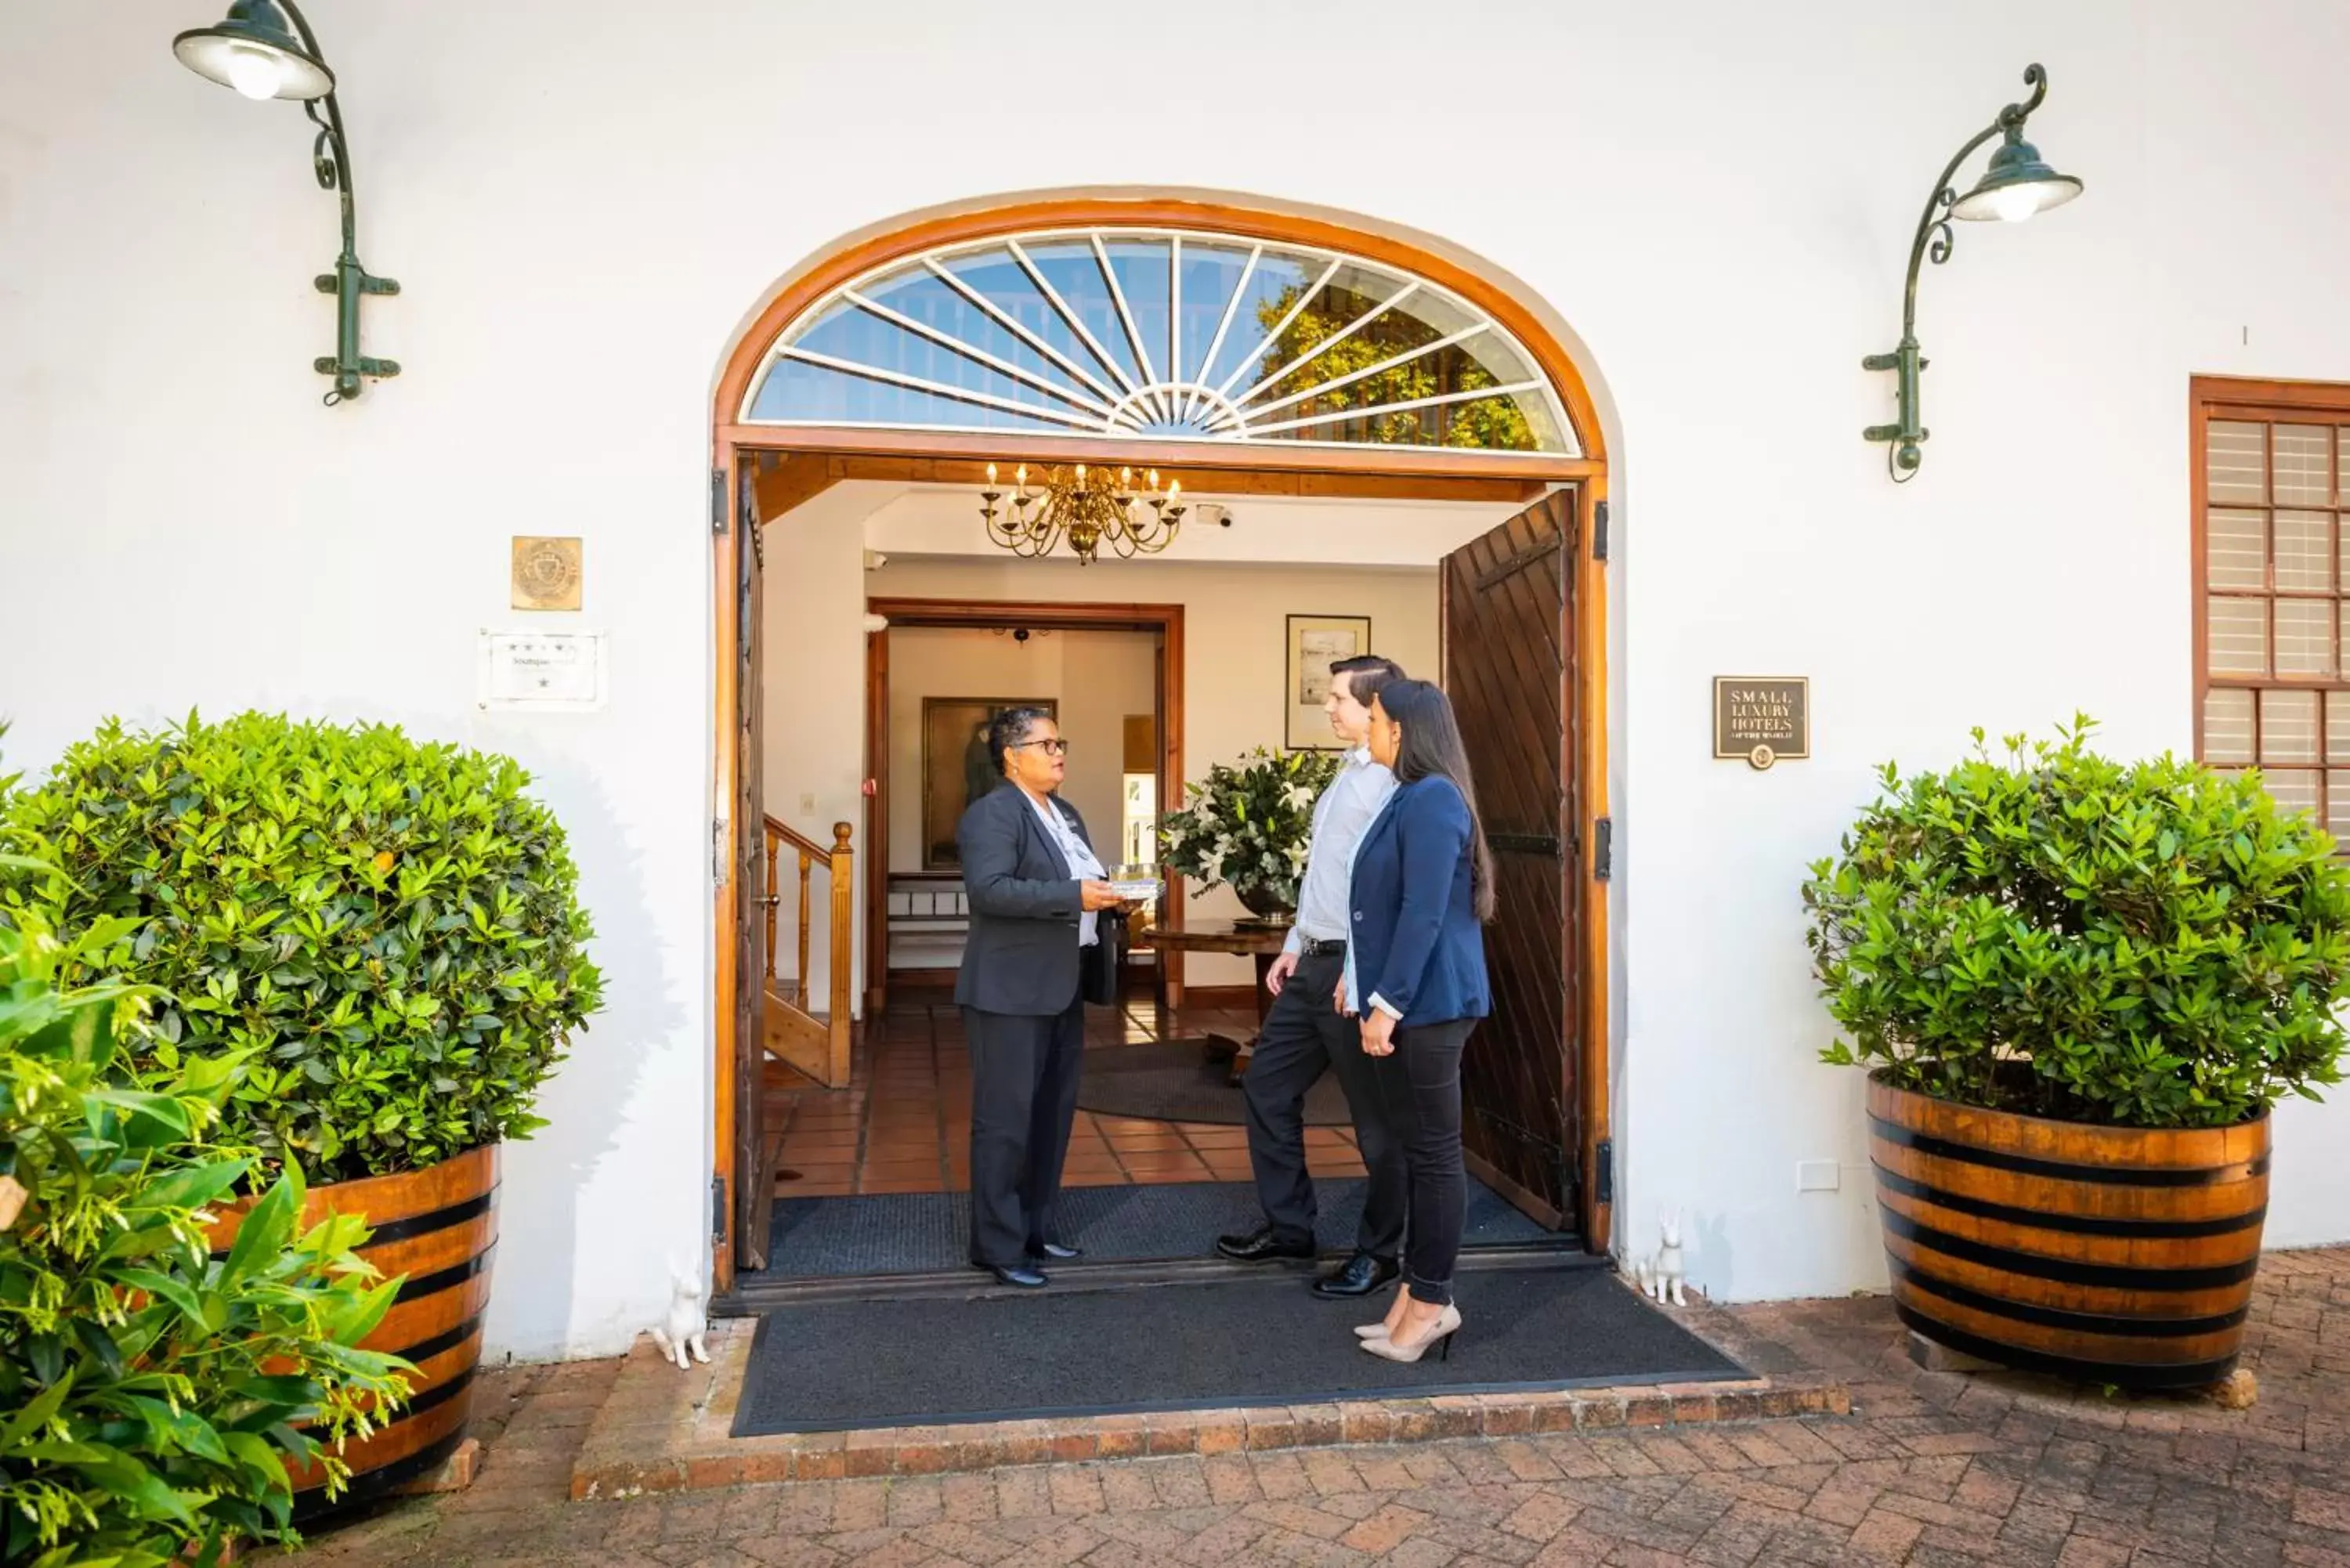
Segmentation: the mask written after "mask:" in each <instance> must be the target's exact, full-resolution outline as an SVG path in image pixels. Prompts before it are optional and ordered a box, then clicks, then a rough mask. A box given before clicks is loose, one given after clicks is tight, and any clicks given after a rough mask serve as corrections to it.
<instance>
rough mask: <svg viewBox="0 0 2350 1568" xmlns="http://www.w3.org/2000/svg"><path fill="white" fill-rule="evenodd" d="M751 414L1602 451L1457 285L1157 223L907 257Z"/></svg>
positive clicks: (768, 379) (836, 315) (972, 427)
mask: <svg viewBox="0 0 2350 1568" xmlns="http://www.w3.org/2000/svg"><path fill="white" fill-rule="evenodd" d="M743 416H744V419H745V420H746V421H748V422H751V423H758V424H815V425H862V426H889V427H893V428H897V429H916V430H936V431H971V432H982V433H993V432H998V431H1024V432H1031V433H1035V434H1039V435H1064V436H1066V435H1076V436H1097V437H1101V438H1104V439H1110V440H1125V441H1132V440H1136V439H1144V440H1160V441H1239V442H1252V441H1303V442H1311V443H1315V444H1337V445H1382V446H1404V447H1442V448H1452V449H1465V450H1482V451H1488V452H1545V453H1554V454H1559V455H1565V456H1570V457H1572V456H1580V455H1581V447H1580V445H1579V443H1578V442H1577V441H1576V439H1575V428H1574V426H1573V425H1572V424H1571V423H1570V422H1569V421H1568V420H1567V418H1566V414H1565V410H1564V408H1563V407H1562V406H1561V404H1560V401H1559V399H1558V396H1557V394H1556V393H1555V391H1554V390H1553V389H1552V388H1551V386H1550V384H1549V382H1548V381H1547V379H1545V378H1544V375H1543V373H1542V372H1541V370H1540V369H1537V368H1536V366H1535V363H1534V357H1533V356H1532V355H1530V354H1528V353H1527V352H1526V350H1525V349H1524V348H1523V347H1521V346H1520V345H1519V343H1518V342H1517V340H1516V339H1515V338H1513V337H1512V336H1511V335H1510V334H1509V333H1508V332H1507V331H1506V330H1505V329H1503V327H1501V326H1500V325H1499V324H1498V323H1497V322H1495V321H1494V320H1493V318H1492V317H1490V316H1488V315H1486V314H1485V313H1484V312H1482V311H1481V310H1479V309H1477V308H1476V307H1474V306H1471V305H1469V304H1468V303H1467V302H1465V301H1463V300H1462V299H1461V298H1459V297H1458V296H1455V295H1453V294H1451V293H1450V292H1449V291H1447V290H1445V289H1443V288H1440V287H1439V286H1436V285H1435V284H1433V283H1430V282H1429V281H1428V280H1426V279H1424V278H1419V277H1414V276H1411V275H1409V274H1406V273H1402V272H1399V271H1397V270H1395V269H1394V268H1392V267H1388V266H1385V265H1380V264H1378V263H1376V262H1371V261H1366V260H1364V259H1363V258H1361V257H1359V256H1351V255H1346V254H1340V253H1337V252H1335V251H1321V250H1314V249H1310V248H1307V247H1304V246H1299V245H1291V244H1272V243H1266V242H1259V241H1254V240H1246V239H1235V238H1232V237H1230V236H1227V235H1221V234H1201V233H1173V232H1170V231H1166V230H1157V229H1153V230H1136V229H1107V228H1096V229H1080V230H1060V231H1054V232H1051V233H1044V234H1024V235H1021V236H1019V237H1017V238H1013V239H994V240H986V241H982V242H979V243H976V244H969V245H964V246H960V247H956V248H952V249H948V250H941V251H933V252H931V253H930V254H925V255H922V256H920V257H918V258H916V259H914V260H911V261H901V262H896V263H892V264H891V265H889V266H887V267H885V268H882V269H879V270H878V271H876V272H873V273H871V274H868V275H866V276H864V277H862V278H859V279H858V280H857V281H856V282H854V283H851V284H848V285H847V286H844V287H842V288H840V289H839V290H838V291H837V292H836V293H835V294H833V295H832V296H829V297H828V298H827V299H826V300H825V301H824V302H823V303H822V304H820V305H818V306H816V308H814V309H813V310H811V311H810V312H808V313H807V314H806V316H804V317H801V319H800V320H799V321H798V322H796V323H795V324H794V325H793V327H791V328H790V329H789V330H788V331H786V332H785V334H784V336H783V337H782V338H781V339H779V340H778V341H777V343H776V344H775V348H773V349H772V350H771V351H770V354H769V358H768V360H767V363H766V365H765V367H764V370H763V371H762V373H761V375H760V376H759V378H758V379H757V380H756V381H754V383H753V386H752V389H751V392H750V395H749V398H748V400H747V402H746V406H745V408H744V410H743Z"/></svg>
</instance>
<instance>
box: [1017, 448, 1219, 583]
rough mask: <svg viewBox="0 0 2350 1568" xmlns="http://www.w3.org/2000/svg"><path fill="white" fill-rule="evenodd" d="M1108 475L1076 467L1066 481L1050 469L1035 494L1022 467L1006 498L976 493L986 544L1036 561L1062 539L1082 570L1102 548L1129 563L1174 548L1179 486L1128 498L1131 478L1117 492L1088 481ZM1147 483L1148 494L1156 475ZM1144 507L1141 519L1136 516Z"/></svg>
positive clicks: (1180, 510)
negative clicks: (1017, 481) (1097, 475)
mask: <svg viewBox="0 0 2350 1568" xmlns="http://www.w3.org/2000/svg"><path fill="white" fill-rule="evenodd" d="M1020 472H1021V475H1022V478H1021V480H1020V481H1019V483H1018V484H1017V486H1016V487H1015V488H1014V491H1013V492H1012V493H1010V494H1009V495H1008V496H1007V495H1006V494H1005V493H1003V492H1002V491H999V490H995V489H993V488H990V489H987V490H983V491H982V492H980V509H979V514H980V518H981V520H982V521H983V523H985V524H986V526H987V537H988V541H989V543H991V544H993V545H995V546H996V547H997V548H999V549H1003V550H1009V551H1011V552H1012V553H1013V554H1014V555H1015V556H1025V557H1035V556H1044V555H1047V554H1049V553H1050V552H1051V551H1052V549H1053V547H1054V546H1055V545H1057V544H1059V543H1060V542H1061V541H1062V540H1063V539H1064V538H1066V539H1067V541H1068V545H1069V552H1070V554H1072V555H1074V556H1076V558H1077V561H1078V564H1079V565H1081V566H1089V565H1091V564H1092V563H1093V561H1094V560H1095V559H1096V557H1097V555H1098V553H1099V551H1100V548H1101V545H1102V543H1103V541H1105V540H1107V542H1108V544H1109V546H1110V549H1111V550H1112V551H1113V552H1114V553H1115V554H1117V555H1118V556H1120V557H1122V558H1128V559H1131V558H1132V557H1133V556H1137V555H1149V556H1155V555H1157V554H1158V553H1159V551H1161V550H1164V549H1165V548H1167V546H1168V545H1170V544H1172V543H1174V540H1175V535H1176V534H1177V533H1178V532H1179V531H1180V529H1181V527H1182V523H1183V513H1184V510H1185V508H1184V507H1183V505H1182V504H1181V503H1180V499H1179V498H1180V495H1181V493H1182V486H1181V485H1180V483H1177V484H1175V485H1172V486H1170V489H1169V492H1168V493H1167V494H1165V495H1159V494H1156V493H1150V492H1149V491H1147V490H1146V491H1140V492H1138V491H1137V490H1135V489H1134V488H1133V487H1132V483H1131V481H1132V475H1131V474H1130V473H1127V472H1121V474H1120V476H1119V483H1116V484H1113V483H1108V482H1107V478H1106V477H1105V478H1102V479H1096V478H1095V477H1094V475H1096V474H1102V475H1106V474H1107V471H1106V470H1101V469H1095V470H1092V471H1090V472H1087V470H1086V469H1085V468H1084V467H1083V466H1080V468H1079V469H1078V470H1077V472H1076V473H1069V472H1064V471H1063V470H1062V469H1060V468H1058V467H1055V468H1050V469H1047V470H1045V474H1044V479H1043V483H1042V487H1041V488H1040V489H1037V490H1035V491H1031V490H1029V489H1028V488H1027V483H1026V478H1025V475H1026V473H1027V469H1026V467H1025V466H1023V467H1022V468H1021V470H1020ZM988 473H989V478H990V481H991V483H992V482H993V477H994V473H995V469H994V468H993V466H991V467H990V468H989V470H988ZM1078 474H1084V475H1085V477H1083V478H1079V477H1078V476H1077V475H1078ZM1157 479H1158V474H1157V472H1156V471H1153V472H1151V473H1150V474H1149V480H1150V481H1151V483H1152V485H1153V486H1154V487H1155V484H1156V481H1157ZM1143 506H1147V507H1148V508H1149V511H1148V513H1147V514H1141V515H1138V509H1139V508H1140V507H1143Z"/></svg>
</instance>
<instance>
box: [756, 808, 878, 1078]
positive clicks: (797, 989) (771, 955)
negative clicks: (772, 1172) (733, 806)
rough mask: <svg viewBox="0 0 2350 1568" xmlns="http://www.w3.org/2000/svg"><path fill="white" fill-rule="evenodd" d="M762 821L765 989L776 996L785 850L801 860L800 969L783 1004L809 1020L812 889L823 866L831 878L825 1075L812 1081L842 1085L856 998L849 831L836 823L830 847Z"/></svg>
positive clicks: (812, 1012)
mask: <svg viewBox="0 0 2350 1568" xmlns="http://www.w3.org/2000/svg"><path fill="white" fill-rule="evenodd" d="M765 820H766V855H767V893H766V898H764V904H765V906H766V911H765V913H766V923H767V942H766V953H767V962H766V974H765V976H764V979H765V982H766V986H767V990H768V992H769V993H770V994H771V995H775V994H777V991H778V988H777V986H776V983H775V980H776V976H775V910H776V908H777V907H778V906H779V905H781V904H782V902H783V894H782V892H781V890H780V888H778V885H777V879H778V874H779V872H780V870H781V862H782V859H783V851H784V847H785V846H786V845H788V846H791V848H792V849H793V851H794V852H795V854H796V855H797V856H798V858H799V873H800V876H799V883H800V888H799V892H800V902H799V916H800V927H799V955H798V956H799V968H798V970H797V971H796V972H795V974H794V975H793V976H792V981H793V985H794V991H793V994H792V995H791V996H790V997H788V998H783V999H782V1000H784V1001H785V1002H786V1004H787V1005H789V1006H792V1007H794V1008H795V1009H796V1010H797V1011H798V1012H800V1013H802V1014H805V1015H807V1016H809V1017H813V1016H815V1013H816V1010H815V1009H814V1008H813V1007H811V1006H810V1005H809V1002H810V998H809V996H808V930H809V925H810V921H809V917H810V916H811V915H812V914H813V913H814V912H815V900H814V894H813V891H812V887H813V884H814V881H815V873H816V867H817V866H818V865H819V864H821V865H822V866H823V867H824V871H825V875H826V876H827V877H828V878H829V879H830V881H831V885H832V886H831V893H832V933H831V936H832V941H831V960H832V972H831V976H830V980H831V985H830V988H829V990H830V995H829V997H828V1001H829V1002H830V1008H829V1011H828V1012H827V1013H826V1014H825V1017H824V1023H825V1026H826V1029H825V1033H826V1036H827V1039H826V1046H827V1050H826V1055H827V1058H828V1060H827V1063H826V1064H825V1067H826V1069H827V1070H826V1071H823V1072H820V1073H817V1074H816V1077H818V1078H819V1079H821V1080H822V1081H823V1082H825V1083H827V1084H831V1085H836V1086H837V1085H846V1084H847V1082H848V1065H849V1064H848V1051H849V1028H848V1025H849V1008H850V998H851V997H852V996H853V995H855V993H856V977H855V975H854V974H852V973H851V972H850V965H851V949H852V947H853V945H854V939H855V937H856V928H855V916H854V914H853V912H852V911H853V909H854V904H855V895H856V889H857V878H856V877H855V876H854V874H853V868H854V866H855V863H856V852H855V851H854V850H852V849H851V848H850V847H849V844H848V837H849V834H850V833H851V831H852V829H851V828H850V826H849V825H848V824H847V823H845V822H836V823H834V824H833V825H832V844H831V846H829V847H827V846H824V845H821V844H818V843H817V842H816V840H815V839H813V838H810V837H808V836H806V834H804V833H801V832H800V831H799V830H798V829H796V828H795V827H793V826H791V824H789V823H787V822H779V821H777V820H776V819H775V817H773V816H769V817H767V818H766V819H765Z"/></svg>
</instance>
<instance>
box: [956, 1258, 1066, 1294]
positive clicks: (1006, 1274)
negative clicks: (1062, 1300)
mask: <svg viewBox="0 0 2350 1568" xmlns="http://www.w3.org/2000/svg"><path fill="white" fill-rule="evenodd" d="M972 1268H974V1269H984V1270H986V1271H987V1272H989V1273H991V1274H993V1275H994V1276H995V1282H996V1283H997V1284H999V1285H1016V1286H1018V1287H1019V1288H1020V1289H1022V1290H1024V1291H1035V1290H1042V1289H1044V1288H1045V1286H1046V1285H1048V1284H1050V1283H1052V1282H1051V1281H1050V1280H1047V1279H1046V1278H1045V1271H1044V1270H1042V1269H1031V1268H1027V1267H1025V1266H1015V1265H1012V1264H1007V1263H973V1264H972Z"/></svg>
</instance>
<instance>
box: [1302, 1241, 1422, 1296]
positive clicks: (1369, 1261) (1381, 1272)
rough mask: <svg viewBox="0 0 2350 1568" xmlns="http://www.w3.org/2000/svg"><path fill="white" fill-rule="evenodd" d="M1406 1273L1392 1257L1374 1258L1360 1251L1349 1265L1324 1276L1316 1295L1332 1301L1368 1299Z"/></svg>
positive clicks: (1316, 1284)
mask: <svg viewBox="0 0 2350 1568" xmlns="http://www.w3.org/2000/svg"><path fill="white" fill-rule="evenodd" d="M1401 1272H1403V1270H1402V1268H1401V1267H1400V1266H1399V1264H1398V1263H1397V1262H1396V1261H1395V1260H1394V1259H1393V1258H1375V1257H1373V1256H1372V1255H1371V1254H1370V1253H1368V1252H1357V1253H1356V1254H1355V1255H1354V1256H1353V1257H1351V1258H1349V1259H1347V1262H1346V1265H1345V1266H1344V1267H1343V1268H1341V1269H1339V1270H1338V1272H1336V1273H1333V1274H1325V1275H1323V1276H1322V1277H1321V1278H1320V1279H1318V1280H1316V1281H1315V1282H1314V1293H1315V1295H1317V1296H1323V1297H1326V1298H1328V1299H1330V1300H1333V1301H1341V1300H1347V1299H1350V1298H1352V1297H1355V1296H1367V1295H1369V1294H1370V1293H1372V1292H1373V1291H1375V1290H1378V1288H1379V1287H1380V1286H1381V1285H1384V1284H1386V1283H1388V1282H1389V1281H1391V1280H1393V1279H1394V1278H1395V1277H1396V1276H1397V1275H1398V1274H1399V1273H1401Z"/></svg>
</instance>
